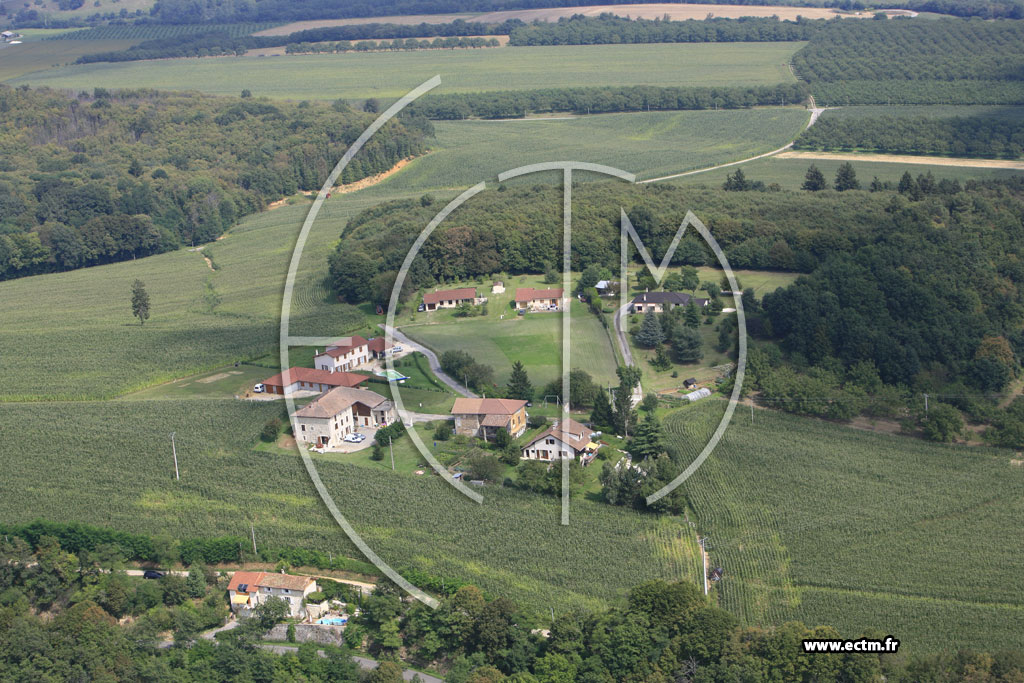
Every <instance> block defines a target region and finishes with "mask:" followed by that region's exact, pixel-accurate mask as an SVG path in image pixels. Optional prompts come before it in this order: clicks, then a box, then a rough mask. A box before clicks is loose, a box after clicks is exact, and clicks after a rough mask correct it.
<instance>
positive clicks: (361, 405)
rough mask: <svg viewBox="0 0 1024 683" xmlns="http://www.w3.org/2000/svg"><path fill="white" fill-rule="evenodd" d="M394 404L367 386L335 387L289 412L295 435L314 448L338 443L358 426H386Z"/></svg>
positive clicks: (337, 444) (329, 446)
mask: <svg viewBox="0 0 1024 683" xmlns="http://www.w3.org/2000/svg"><path fill="white" fill-rule="evenodd" d="M395 416H396V411H395V406H394V404H393V403H392V402H391V401H390V400H388V399H387V398H384V397H383V396H381V395H380V394H378V393H376V392H373V391H369V390H367V389H355V388H352V387H336V388H334V389H331V390H330V391H328V392H327V393H325V394H323V395H321V396H319V397H317V398H316V399H315V400H313V401H312V402H310V403H308V404H307V405H305V406H303V407H302V408H299V409H298V410H296V411H295V412H294V413H292V426H293V429H294V431H295V438H296V439H297V440H299V441H301V442H303V443H308V444H312V445H313V446H314V447H316V448H333V447H336V446H339V445H341V443H342V442H343V440H344V438H345V435H347V434H352V433H353V432H356V431H358V430H359V429H361V428H368V429H374V428H379V427H386V426H387V425H389V424H391V423H392V422H394V421H395Z"/></svg>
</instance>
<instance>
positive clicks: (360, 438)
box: [352, 434, 366, 443]
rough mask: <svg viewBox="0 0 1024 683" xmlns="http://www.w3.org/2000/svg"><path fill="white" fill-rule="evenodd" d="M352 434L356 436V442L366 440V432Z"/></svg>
mask: <svg viewBox="0 0 1024 683" xmlns="http://www.w3.org/2000/svg"><path fill="white" fill-rule="evenodd" d="M352 436H354V437H356V442H357V443H362V442H363V441H366V434H353V435H352Z"/></svg>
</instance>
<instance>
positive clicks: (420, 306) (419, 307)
mask: <svg viewBox="0 0 1024 683" xmlns="http://www.w3.org/2000/svg"><path fill="white" fill-rule="evenodd" d="M416 310H417V311H418V312H420V313H422V312H423V311H425V310H427V307H426V306H424V305H423V304H420V305H419V306H417V307H416Z"/></svg>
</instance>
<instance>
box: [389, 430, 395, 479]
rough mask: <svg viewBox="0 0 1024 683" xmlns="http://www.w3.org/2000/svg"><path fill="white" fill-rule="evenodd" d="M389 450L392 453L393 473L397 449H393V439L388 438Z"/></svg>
mask: <svg viewBox="0 0 1024 683" xmlns="http://www.w3.org/2000/svg"><path fill="white" fill-rule="evenodd" d="M388 450H389V451H391V471H392V472H394V471H395V449H394V448H392V447H391V437H390V436H389V437H388Z"/></svg>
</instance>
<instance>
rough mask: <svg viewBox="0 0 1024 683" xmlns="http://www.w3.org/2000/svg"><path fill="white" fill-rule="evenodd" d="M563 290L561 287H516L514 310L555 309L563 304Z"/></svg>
mask: <svg viewBox="0 0 1024 683" xmlns="http://www.w3.org/2000/svg"><path fill="white" fill-rule="evenodd" d="M564 291H565V290H563V289H534V288H533V287H519V288H518V289H516V299H515V303H516V310H518V311H557V310H559V309H560V308H562V306H564V305H565V296H564Z"/></svg>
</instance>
